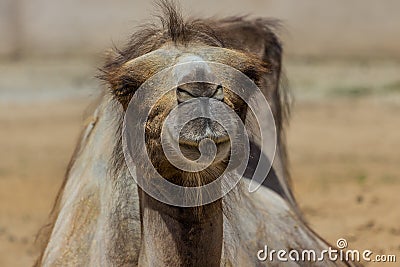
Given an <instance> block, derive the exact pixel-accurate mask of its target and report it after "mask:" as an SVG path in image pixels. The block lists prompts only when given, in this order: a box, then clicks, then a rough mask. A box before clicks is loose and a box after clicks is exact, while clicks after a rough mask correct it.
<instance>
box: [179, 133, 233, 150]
mask: <svg viewBox="0 0 400 267" xmlns="http://www.w3.org/2000/svg"><path fill="white" fill-rule="evenodd" d="M206 139H209V140H211V141H212V142H213V143H214V144H215V145H216V146H217V147H218V146H221V145H224V144H226V143H230V138H229V136H228V135H221V136H215V135H212V134H209V135H206V136H202V137H198V138H195V139H188V138H186V137H184V136H180V137H179V140H178V142H179V145H180V146H184V147H188V148H190V147H193V148H198V147H199V145H200V143H201V141H203V140H206Z"/></svg>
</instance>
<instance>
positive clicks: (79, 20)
mask: <svg viewBox="0 0 400 267" xmlns="http://www.w3.org/2000/svg"><path fill="white" fill-rule="evenodd" d="M181 2H182V3H181V5H182V9H183V11H184V14H186V15H187V16H204V17H208V16H214V15H215V16H224V15H235V14H239V15H244V14H250V15H251V16H252V17H255V16H263V17H274V18H278V19H280V20H282V22H283V25H284V29H283V30H281V32H280V33H279V34H280V36H281V38H282V40H283V43H284V49H285V58H284V69H285V74H286V76H287V77H288V80H289V84H290V87H291V89H292V91H293V95H294V98H295V102H294V106H293V109H292V119H291V123H290V126H289V128H288V134H287V135H288V143H289V155H290V161H291V167H290V169H291V172H292V176H293V184H294V189H295V194H296V196H297V198H298V201H299V203H300V206H301V207H302V209H303V210H304V212H305V217H306V219H307V220H308V221H309V223H310V225H311V226H312V227H313V228H314V229H315V230H316V231H317V232H318V233H319V234H320V235H321V236H323V237H324V238H326V239H327V240H328V241H330V242H331V243H335V242H336V240H337V239H339V238H346V239H347V241H348V243H349V247H350V248H352V249H360V250H362V249H370V250H372V251H373V252H374V253H375V254H395V255H397V257H398V258H399V257H400V225H399V224H398V222H399V221H400V209H399V208H398V206H397V205H398V203H399V202H400V195H399V194H398V192H399V191H400V152H399V151H400V134H399V132H400V18H399V15H398V13H399V10H400V2H399V1H397V0H382V1H373V0H336V1H332V0H330V1H329V0H320V1H312V0H304V1H296V0H285V1H279V0H247V1H235V2H233V1H227V0H220V1H215V0H214V1H211V0H203V1H194V0H186V1H181ZM155 13H156V12H155V10H154V8H153V4H152V3H151V1H145V0H115V1H106V0H96V1H90V0H84V1H82V0H80V1H78V0H70V1H60V0H51V1H50V0H0V36H1V38H0V147H1V150H0V266H28V265H32V263H33V260H34V258H35V256H36V253H37V250H36V248H35V246H34V244H33V241H34V239H35V234H36V232H37V230H38V229H39V228H40V227H41V226H42V225H43V223H44V222H45V220H46V218H47V216H48V213H49V211H50V209H51V207H52V204H53V201H54V198H55V196H56V194H57V190H58V188H59V187H60V185H61V182H62V180H63V175H64V171H65V169H66V165H67V164H68V161H69V158H70V156H71V154H72V151H73V149H74V146H75V142H76V140H77V137H78V134H79V131H80V129H81V125H82V124H83V119H84V114H85V113H87V112H86V110H87V107H88V106H89V104H90V102H91V100H93V98H94V97H95V96H96V95H97V94H98V93H99V92H100V90H101V88H102V85H101V83H100V82H99V81H98V80H96V79H95V78H94V76H95V75H96V74H97V68H98V67H99V66H101V64H102V62H103V58H104V52H105V51H106V50H107V49H108V48H110V47H112V46H114V45H115V46H117V47H121V46H122V45H123V44H124V42H125V40H126V39H127V38H128V36H129V35H130V34H132V33H133V32H134V31H135V26H137V25H138V24H139V23H141V22H143V21H149V20H153V18H152V15H154V14H155ZM399 260H400V259H398V261H399ZM371 265H373V264H371ZM387 265H388V266H392V265H391V264H387ZM395 265H396V264H393V266H395Z"/></svg>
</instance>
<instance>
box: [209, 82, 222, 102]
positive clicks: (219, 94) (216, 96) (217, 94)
mask: <svg viewBox="0 0 400 267" xmlns="http://www.w3.org/2000/svg"><path fill="white" fill-rule="evenodd" d="M211 97H212V98H214V99H217V100H220V101H222V100H224V89H223V87H222V85H220V84H219V85H218V86H217V89H216V90H215V92H214V94H213V95H212V96H211Z"/></svg>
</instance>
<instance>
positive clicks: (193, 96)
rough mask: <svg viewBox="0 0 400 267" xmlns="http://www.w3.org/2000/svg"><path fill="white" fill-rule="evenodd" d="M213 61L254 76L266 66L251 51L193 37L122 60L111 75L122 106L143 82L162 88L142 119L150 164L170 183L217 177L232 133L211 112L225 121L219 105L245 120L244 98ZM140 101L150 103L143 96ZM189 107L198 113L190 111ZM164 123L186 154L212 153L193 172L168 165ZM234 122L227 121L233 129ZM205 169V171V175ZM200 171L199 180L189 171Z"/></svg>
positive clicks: (226, 117)
mask: <svg viewBox="0 0 400 267" xmlns="http://www.w3.org/2000/svg"><path fill="white" fill-rule="evenodd" d="M217 64H220V65H224V66H227V67H229V68H232V69H235V70H237V71H240V72H242V73H244V74H245V75H247V76H248V77H249V78H251V79H252V80H256V78H257V77H256V75H257V73H256V72H255V71H252V70H261V71H262V70H264V68H263V67H262V66H259V61H258V60H254V58H252V56H251V55H247V54H245V53H242V52H237V51H235V50H228V49H225V48H220V47H212V46H208V45H207V44H198V43H197V44H193V45H188V46H179V45H176V44H167V45H164V46H163V47H161V48H159V49H157V50H154V51H152V52H150V53H147V54H145V55H143V56H141V57H139V58H137V59H134V60H131V61H127V62H125V63H124V64H122V66H121V67H120V68H119V69H118V70H116V71H115V73H116V74H115V75H113V77H117V78H114V80H113V81H112V83H111V84H113V85H114V88H113V93H114V94H115V95H116V97H117V99H118V100H119V102H120V103H121V104H122V105H123V107H124V108H125V109H127V108H128V106H129V103H130V101H131V99H132V98H133V97H134V96H135V94H136V91H138V90H139V88H140V87H141V85H142V84H144V83H146V82H147V83H150V84H151V83H154V84H155V85H154V86H150V87H149V86H147V87H148V88H146V90H148V91H152V92H151V93H155V92H156V91H161V90H165V91H166V92H165V93H162V96H161V97H157V98H158V99H157V101H156V102H155V104H154V105H151V110H150V113H149V115H148V117H147V120H146V125H145V134H146V148H147V151H148V154H149V155H150V159H151V161H152V163H153V166H155V168H156V169H157V171H158V172H159V173H160V174H161V175H162V176H163V177H164V178H166V179H169V180H170V181H173V182H174V183H177V184H180V185H185V186H192V185H194V186H198V185H199V183H200V185H203V184H206V183H209V182H211V181H213V180H214V179H216V178H217V177H218V176H219V175H220V174H221V173H222V172H223V171H224V170H225V168H226V166H227V164H228V161H229V159H230V148H231V142H230V137H231V138H232V137H233V138H235V135H233V136H228V133H227V130H226V129H225V128H224V127H223V126H222V125H221V123H219V122H217V121H216V120H213V119H212V117H213V116H214V117H215V116H219V117H221V116H222V120H223V121H224V123H223V125H226V124H229V123H231V121H233V120H232V118H231V117H230V115H229V114H225V113H226V111H224V109H222V108H221V105H224V106H225V107H227V108H229V109H230V110H232V112H234V113H236V115H237V117H238V118H239V119H240V120H241V121H242V122H243V123H244V121H245V118H246V112H247V106H246V103H245V101H244V100H243V99H241V98H240V97H239V96H238V95H237V94H235V93H234V92H233V91H232V90H230V88H228V87H226V86H224V85H226V84H229V81H227V80H228V79H230V77H229V75H227V74H221V73H220V72H221V71H222V70H220V69H219V68H218V65H217ZM216 66H217V67H216ZM160 72H165V75H166V77H165V79H157V80H156V81H155V82H153V81H152V79H153V77H154V76H157V75H158V73H160ZM249 73H250V74H251V75H249ZM118 77H119V78H118ZM231 84H232V82H231ZM166 89H167V90H166ZM140 105H142V106H143V108H148V104H147V102H146V99H143V101H141V102H140ZM173 111H175V112H173ZM193 113H196V115H195V116H194V117H193ZM167 117H169V118H168V121H166V119H167ZM231 124H232V123H231ZM163 126H165V127H164V130H165V132H166V134H165V135H166V136H167V139H169V140H170V141H175V142H177V143H178V144H179V150H180V153H182V154H183V155H184V156H185V157H186V158H187V159H189V160H190V161H195V160H197V159H199V158H200V156H201V155H202V154H206V155H207V153H208V154H209V156H210V157H212V158H213V160H212V163H211V164H210V166H209V167H208V168H207V169H205V170H202V171H199V172H197V173H194V172H187V170H182V169H179V168H177V167H176V166H174V165H172V164H171V163H170V161H169V160H168V158H167V157H166V156H165V153H164V152H165V151H164V150H163V143H162V141H163V140H162V134H163ZM178 126H180V127H178ZM235 127H236V126H235V125H232V127H231V130H232V131H233V132H234V131H235V130H236V129H235ZM206 173H207V174H208V175H203V174H206ZM199 175H200V176H201V177H203V178H202V180H201V181H200V182H199V181H198V179H197V178H196V179H194V180H196V182H195V183H193V181H192V180H193V179H192V178H191V177H193V176H196V177H199Z"/></svg>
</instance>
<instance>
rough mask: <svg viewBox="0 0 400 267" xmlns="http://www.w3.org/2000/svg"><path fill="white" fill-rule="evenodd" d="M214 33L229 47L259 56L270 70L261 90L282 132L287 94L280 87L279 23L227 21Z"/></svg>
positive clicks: (245, 20) (263, 20)
mask: <svg viewBox="0 0 400 267" xmlns="http://www.w3.org/2000/svg"><path fill="white" fill-rule="evenodd" d="M217 25H218V26H216V28H215V32H216V33H217V35H218V36H220V37H221V39H222V42H223V44H224V46H225V47H226V48H231V49H235V50H239V51H243V52H245V53H248V54H252V55H255V56H257V57H258V58H259V59H260V60H262V61H263V62H264V63H265V65H266V66H268V68H269V69H270V70H271V71H270V72H269V73H266V74H264V77H262V82H261V84H259V85H260V86H259V88H260V90H261V91H262V92H263V94H264V96H265V97H266V99H267V100H268V102H269V103H270V105H271V109H272V111H273V113H274V117H275V119H276V121H277V126H278V128H279V130H280V129H281V122H282V121H283V120H284V119H285V115H286V112H287V101H286V92H285V91H282V89H281V88H280V87H279V85H280V78H281V63H282V45H281V42H280V40H279V38H278V36H277V35H276V34H275V31H277V29H278V28H279V22H278V21H274V20H268V19H262V18H259V19H254V20H247V19H244V18H242V17H239V18H236V17H234V18H228V19H224V20H221V21H220V23H218V24H217Z"/></svg>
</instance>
